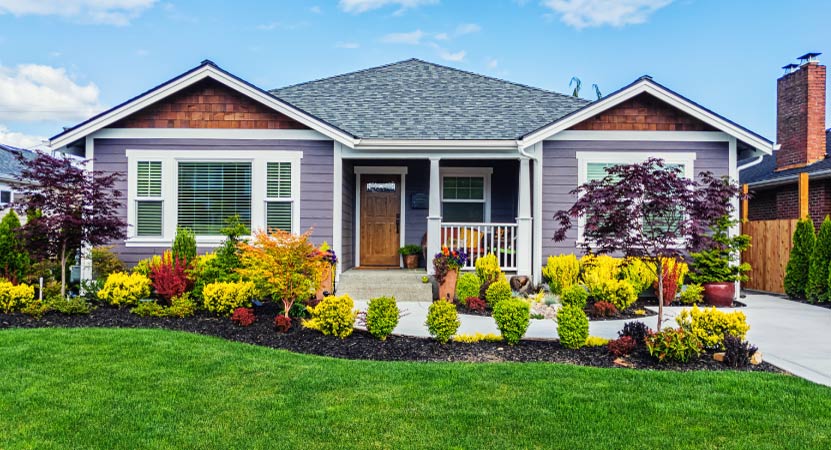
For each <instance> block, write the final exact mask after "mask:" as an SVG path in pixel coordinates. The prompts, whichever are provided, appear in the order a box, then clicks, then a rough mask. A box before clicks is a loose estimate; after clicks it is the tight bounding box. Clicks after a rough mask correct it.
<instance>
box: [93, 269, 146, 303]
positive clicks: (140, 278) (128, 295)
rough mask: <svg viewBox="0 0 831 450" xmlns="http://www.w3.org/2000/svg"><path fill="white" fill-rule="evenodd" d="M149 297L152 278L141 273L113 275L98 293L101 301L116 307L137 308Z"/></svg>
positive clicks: (118, 273) (116, 273)
mask: <svg viewBox="0 0 831 450" xmlns="http://www.w3.org/2000/svg"><path fill="white" fill-rule="evenodd" d="M149 296H150V278H147V277H146V276H144V275H142V274H139V273H131V274H128V273H124V272H115V273H111V274H110V275H109V276H108V277H107V281H106V282H104V287H103V288H101V290H100V291H98V298H99V299H101V300H103V301H105V302H107V303H109V304H111V305H115V306H135V305H137V304H138V301H139V300H141V299H143V298H147V297H149Z"/></svg>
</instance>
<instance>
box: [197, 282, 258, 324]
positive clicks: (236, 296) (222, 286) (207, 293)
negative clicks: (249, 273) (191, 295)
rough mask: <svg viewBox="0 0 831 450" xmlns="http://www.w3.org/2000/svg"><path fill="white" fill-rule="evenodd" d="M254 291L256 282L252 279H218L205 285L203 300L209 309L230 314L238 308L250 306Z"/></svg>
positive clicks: (225, 314)
mask: <svg viewBox="0 0 831 450" xmlns="http://www.w3.org/2000/svg"><path fill="white" fill-rule="evenodd" d="M254 293H255V287H254V283H252V282H250V281H238V282H225V281H218V282H216V283H210V284H206V285H205V287H204V288H203V289H202V301H203V304H204V306H205V309H207V310H208V311H210V312H213V313H217V314H220V315H223V316H228V315H231V313H233V312H234V310H235V309H237V308H248V307H250V306H251V299H252V298H253V297H254Z"/></svg>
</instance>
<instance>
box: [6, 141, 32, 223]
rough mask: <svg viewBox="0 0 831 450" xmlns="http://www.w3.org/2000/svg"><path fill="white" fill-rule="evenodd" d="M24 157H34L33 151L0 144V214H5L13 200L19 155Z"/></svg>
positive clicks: (18, 169) (19, 165)
mask: <svg viewBox="0 0 831 450" xmlns="http://www.w3.org/2000/svg"><path fill="white" fill-rule="evenodd" d="M20 156H22V157H23V158H26V159H31V158H34V157H35V152H33V151H31V150H26V149H23V148H17V147H12V146H10V145H5V144H0V211H2V212H0V215H3V216H5V215H6V212H7V211H8V210H9V205H11V203H12V202H14V196H15V192H14V187H13V186H12V184H13V183H15V182H17V181H18V180H17V176H18V175H19V174H20V170H21V169H22V165H21V164H20V160H19V157H20Z"/></svg>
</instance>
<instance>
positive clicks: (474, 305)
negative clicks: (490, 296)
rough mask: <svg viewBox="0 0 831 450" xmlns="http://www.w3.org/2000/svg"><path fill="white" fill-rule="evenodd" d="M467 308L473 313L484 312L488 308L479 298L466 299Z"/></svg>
mask: <svg viewBox="0 0 831 450" xmlns="http://www.w3.org/2000/svg"><path fill="white" fill-rule="evenodd" d="M465 306H467V308H468V309H470V310H471V311H479V312H482V311H484V310H486V309H487V308H488V305H487V303H485V301H484V300H482V299H481V298H479V297H468V298H467V299H465Z"/></svg>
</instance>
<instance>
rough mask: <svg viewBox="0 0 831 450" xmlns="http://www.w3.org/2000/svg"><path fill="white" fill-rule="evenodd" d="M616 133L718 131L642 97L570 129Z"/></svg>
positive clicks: (665, 104)
mask: <svg viewBox="0 0 831 450" xmlns="http://www.w3.org/2000/svg"><path fill="white" fill-rule="evenodd" d="M570 129H571V130H612V131H717V130H716V129H715V128H713V127H712V126H711V125H708V124H706V123H704V122H703V121H701V120H700V119H697V118H695V117H693V116H691V115H689V114H687V113H685V112H683V111H681V110H680V109H678V108H676V107H674V106H670V105H668V104H667V103H665V102H662V101H661V100H659V99H657V98H655V97H654V96H652V95H650V94H647V93H642V94H638V95H636V96H634V97H632V98H630V99H629V100H626V101H624V102H622V103H619V104H617V105H615V106H613V107H611V108H609V109H607V110H605V111H603V112H601V113H599V114H597V115H595V116H593V117H591V118H588V119H586V120H584V121H582V122H580V123H578V124H577V125H574V126H573V127H571V128H570Z"/></svg>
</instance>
